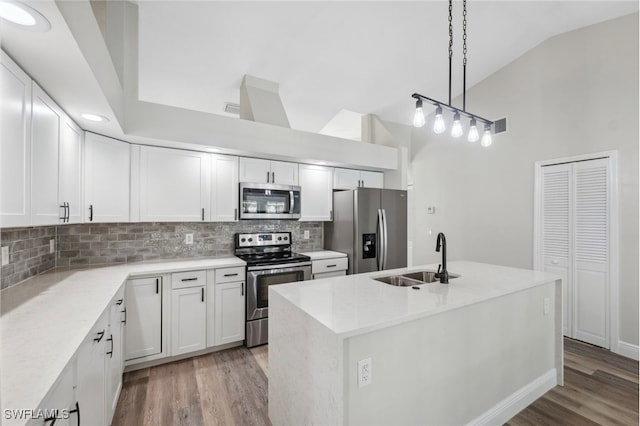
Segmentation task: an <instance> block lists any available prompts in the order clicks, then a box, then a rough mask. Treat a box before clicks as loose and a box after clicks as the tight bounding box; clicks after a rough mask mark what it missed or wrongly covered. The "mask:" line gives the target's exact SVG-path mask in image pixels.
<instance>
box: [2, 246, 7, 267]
mask: <svg viewBox="0 0 640 426" xmlns="http://www.w3.org/2000/svg"><path fill="white" fill-rule="evenodd" d="M8 264H9V246H4V247H2V266H4V265H8Z"/></svg>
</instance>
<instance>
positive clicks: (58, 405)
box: [27, 359, 78, 426]
mask: <svg viewBox="0 0 640 426" xmlns="http://www.w3.org/2000/svg"><path fill="white" fill-rule="evenodd" d="M75 382H76V360H75V359H74V360H72V361H71V362H70V363H69V365H67V367H66V368H65V369H64V370H63V371H62V373H61V374H60V377H58V380H56V384H55V385H54V386H53V387H52V388H51V389H50V390H49V392H48V393H47V396H46V397H45V398H44V400H43V401H42V403H41V404H40V407H39V409H40V410H43V412H44V413H45V414H44V416H45V418H38V419H36V420H35V421H31V422H29V423H27V424H28V425H29V426H35V425H38V426H39V425H43V426H45V425H46V426H50V425H52V424H53V421H52V420H46V418H50V417H53V416H52V414H53V413H55V412H56V411H57V414H58V415H57V416H56V420H55V425H56V426H67V425H77V424H78V423H77V422H78V421H77V412H73V413H72V412H71V411H73V410H75V408H76V407H75V403H76V399H75V392H74V388H75ZM65 409H66V410H68V412H69V413H68V414H69V416H68V418H66V419H65V418H64V417H65V415H64V413H63V412H61V411H60V410H65Z"/></svg>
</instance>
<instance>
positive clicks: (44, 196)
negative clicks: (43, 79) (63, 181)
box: [31, 83, 64, 225]
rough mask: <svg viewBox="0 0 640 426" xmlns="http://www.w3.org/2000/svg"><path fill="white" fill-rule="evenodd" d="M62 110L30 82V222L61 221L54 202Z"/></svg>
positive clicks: (59, 209)
mask: <svg viewBox="0 0 640 426" xmlns="http://www.w3.org/2000/svg"><path fill="white" fill-rule="evenodd" d="M61 118H62V110H60V108H59V107H58V106H57V105H56V104H55V102H53V100H52V99H51V98H49V96H48V95H47V94H46V93H45V92H44V91H43V90H42V89H40V87H38V86H37V85H36V84H35V83H34V84H33V92H32V116H31V149H32V151H31V223H32V224H33V225H53V224H57V223H60V222H62V221H61V219H60V218H62V217H63V216H64V211H63V210H64V209H62V208H60V205H59V204H58V141H59V138H60V127H61Z"/></svg>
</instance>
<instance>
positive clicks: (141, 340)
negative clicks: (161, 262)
mask: <svg viewBox="0 0 640 426" xmlns="http://www.w3.org/2000/svg"><path fill="white" fill-rule="evenodd" d="M162 281H163V279H162V277H160V276H156V277H148V278H135V279H131V280H129V281H127V284H126V295H125V300H126V307H127V308H126V311H127V313H126V316H127V318H126V321H127V323H126V326H125V345H124V347H125V356H124V358H125V361H129V360H133V359H138V358H142V357H149V356H154V355H159V354H161V353H162V352H163V351H162V319H163V315H162V314H163V306H162V296H163V285H162Z"/></svg>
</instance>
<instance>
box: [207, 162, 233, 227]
mask: <svg viewBox="0 0 640 426" xmlns="http://www.w3.org/2000/svg"><path fill="white" fill-rule="evenodd" d="M238 194H239V188H238V157H232V156H228V155H215V154H212V155H211V208H210V210H211V215H210V217H209V218H210V220H211V221H213V222H233V221H236V220H238Z"/></svg>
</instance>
